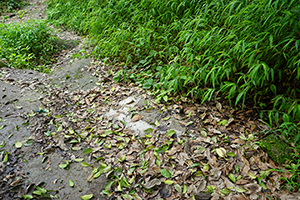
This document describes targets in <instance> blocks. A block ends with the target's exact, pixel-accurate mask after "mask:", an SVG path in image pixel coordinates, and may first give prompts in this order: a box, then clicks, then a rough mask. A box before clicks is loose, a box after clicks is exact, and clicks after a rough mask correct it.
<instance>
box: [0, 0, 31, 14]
mask: <svg viewBox="0 0 300 200" xmlns="http://www.w3.org/2000/svg"><path fill="white" fill-rule="evenodd" d="M26 4H28V2H27V1H24V0H1V2H0V13H4V12H12V11H14V10H16V9H19V8H21V7H22V6H24V5H26ZM0 15H1V14H0Z"/></svg>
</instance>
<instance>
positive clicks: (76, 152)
mask: <svg viewBox="0 0 300 200" xmlns="http://www.w3.org/2000/svg"><path fill="white" fill-rule="evenodd" d="M29 2H30V5H29V6H27V7H25V8H24V9H23V10H24V11H25V14H24V16H23V17H22V18H20V16H18V15H15V16H13V17H11V18H9V19H8V20H7V21H6V22H5V23H11V22H20V21H26V20H28V19H44V18H45V17H46V14H45V9H46V3H45V1H44V0H30V1H29ZM52 28H53V27H52ZM54 30H57V29H54ZM57 35H58V38H59V39H58V41H57V45H59V46H64V50H62V51H61V52H60V54H59V55H58V57H57V63H55V64H54V65H53V69H52V73H50V74H43V73H39V72H36V71H32V70H24V69H22V70H21V69H14V68H0V127H1V128H0V143H1V142H2V147H1V148H0V151H1V152H3V153H2V154H0V160H2V161H4V160H5V159H6V158H5V157H6V155H7V161H6V162H0V180H1V181H0V199H5V200H10V199H23V198H24V196H23V197H22V195H32V196H33V198H35V199H42V198H53V199H80V197H81V196H84V195H88V194H93V199H113V198H120V195H121V194H122V193H119V194H118V193H116V195H111V196H107V195H104V194H103V193H102V192H101V191H102V190H103V187H104V185H105V184H106V183H107V182H108V176H106V175H104V174H102V175H101V176H99V177H98V178H94V179H93V180H92V181H88V180H89V178H90V177H91V174H93V171H94V169H95V167H94V166H98V165H99V162H98V160H97V159H95V158H94V157H92V156H91V154H86V153H83V150H85V149H87V148H92V149H93V151H96V150H95V149H97V147H95V146H93V144H96V142H94V140H93V139H94V138H93V136H91V135H92V134H91V133H92V131H90V130H93V127H95V124H96V125H97V124H98V125H99V124H101V126H102V127H106V128H108V127H109V126H108V124H118V126H113V125H112V127H114V128H112V129H113V130H115V129H118V128H120V127H121V126H122V123H123V125H124V124H126V125H124V126H125V127H123V128H122V130H125V129H126V131H129V132H130V134H132V135H134V136H136V137H149V136H147V135H146V133H145V130H150V129H151V130H152V129H153V130H156V131H157V135H159V134H164V133H167V132H168V130H170V129H172V130H174V131H175V137H174V138H183V139H184V140H183V141H184V143H185V144H184V147H182V149H183V150H184V151H186V152H188V153H187V154H189V155H190V152H191V151H194V150H193V147H195V146H197V145H198V143H199V141H198V143H197V142H193V141H194V139H195V138H199V136H200V135H201V134H202V135H203V134H205V133H203V132H202V131H203V130H207V131H208V132H212V133H213V134H220V133H221V132H220V131H218V130H216V127H217V122H219V121H220V118H221V117H222V115H223V116H225V114H224V113H225V111H224V113H223V114H218V113H219V112H220V113H222V112H221V110H222V111H223V110H225V109H227V110H229V111H228V112H231V110H234V109H232V108H230V107H228V106H227V107H226V106H225V105H223V108H220V105H221V104H220V103H219V102H212V103H210V104H203V105H200V104H197V105H196V104H192V103H191V102H189V101H182V102H180V104H176V103H174V102H172V103H170V104H167V106H165V105H163V104H159V105H156V104H154V101H153V99H152V97H151V96H149V95H147V93H146V91H144V90H142V89H140V88H139V87H137V86H136V85H134V84H130V85H122V84H117V83H114V81H113V77H112V75H111V74H110V73H109V70H110V66H107V65H104V64H103V63H102V62H99V61H96V60H94V59H93V58H85V59H81V60H78V59H73V57H72V55H73V54H74V53H78V52H79V51H80V49H81V48H83V47H84V44H85V43H84V42H85V40H84V39H83V38H81V37H80V36H78V35H76V34H75V33H73V32H70V31H66V30H59V31H58V30H57ZM94 97H97V99H96V98H94ZM79 104H82V105H83V106H82V107H80V105H79ZM195 105H196V106H195ZM221 106H222V105H221ZM192 107H197V109H196V110H193V109H192ZM91 108H93V109H92V110H91ZM96 108H97V109H96ZM150 108H151V109H150ZM188 108H190V109H188ZM131 109H135V112H136V113H133V112H132V111H131ZM201 109H202V110H201ZM203 110H205V111H203ZM196 111H197V113H202V114H201V115H200V114H199V115H198V114H195V113H196ZM248 111H249V110H248ZM226 112H227V111H226ZM243 112H246V111H238V110H234V111H232V113H230V115H231V116H233V117H234V118H235V119H236V120H240V121H241V122H239V123H241V126H238V125H234V126H233V127H232V128H231V133H232V135H234V134H237V133H242V136H244V137H246V136H245V135H244V134H243V133H244V132H245V130H244V129H245V128H246V129H248V128H249V130H250V131H252V132H255V131H256V132H258V131H259V130H263V128H266V127H264V126H263V124H262V123H260V122H259V121H258V118H256V116H255V112H254V111H253V112H249V113H248V114H246V113H243ZM190 114H191V116H189V117H190V118H191V119H193V121H192V123H189V122H191V121H188V120H185V119H184V120H183V119H182V116H188V115H190ZM204 114H205V115H204ZM134 115H136V116H137V117H139V116H140V119H138V120H133V116H134ZM228 115H229V114H228ZM63 116H64V117H63ZM73 116H77V117H78V118H81V119H82V120H81V121H80V123H79V122H78V123H75V122H74V121H72V120H71V118H72V117H73ZM83 116H84V117H83ZM178 116H179V117H178ZM67 117H68V118H67ZM74 118H75V117H74ZM99 118H101V120H102V121H101V120H99ZM186 118H188V117H186ZM72 119H73V118H72ZM205 119H210V122H209V123H213V124H215V125H214V126H208V127H209V128H206V129H203V127H207V126H205V123H208V122H207V120H205ZM247 120H248V121H247ZM51 121H52V122H53V123H51ZM202 121H203V122H202ZM228 121H229V120H228ZM242 121H243V122H242ZM120 122H122V123H121V124H120ZM157 122H158V123H159V124H157ZM193 122H195V123H193ZM196 122H199V123H196ZM55 123H56V124H55ZM243 123H244V124H243ZM253 125H255V127H256V128H255V129H254V128H250V127H253ZM59 126H61V127H63V130H61V132H60V131H57V130H58V129H59ZM116 127H117V128H116ZM228 127H230V125H229V123H228V124H226V125H224V126H223V128H224V129H225V128H228ZM251 129H252V130H251ZM72 131H74V132H75V133H76V134H78V135H81V140H82V142H81V143H80V144H77V143H75V144H73V143H71V142H70V140H71V139H78V138H80V137H77V138H75V137H73V136H72ZM89 131H90V132H89ZM115 131H116V130H115ZM99 132H100V133H99V134H101V133H102V134H103V132H102V130H99ZM204 132H205V131H204ZM219 132H220V133H219ZM49 133H50V135H51V134H52V136H49ZM67 133H70V134H69V135H67ZM75 133H73V134H75ZM85 133H86V134H87V135H85V136H82V135H83V134H85ZM212 133H211V134H212ZM47 134H48V135H47ZM95 134H96V133H95ZM97 134H98V132H97ZM222 134H229V132H228V131H227V132H226V131H224V133H223V132H222ZM145 135H146V136H145ZM237 135H239V134H237ZM67 136H68V137H71V139H69V140H68V137H67ZM239 136H241V135H239ZM210 137H211V138H214V136H213V135H211V136H210ZM247 137H248V136H247ZM219 138H221V136H220V137H219V136H218V137H217V138H216V140H219ZM233 138H234V137H233ZM248 138H249V137H248ZM235 139H236V140H238V137H236V138H235ZM179 140H180V139H178V141H179ZM67 141H68V142H70V143H67ZM158 142H159V141H158ZM205 142H207V143H209V144H211V141H210V140H209V141H207V140H205ZM205 142H204V143H205ZM239 142H240V141H239ZM239 142H238V144H236V145H240V143H241V144H242V143H243V141H241V142H240V143H239ZM105 143H106V141H105ZM200 143H202V142H200ZM247 144H248V143H247ZM251 144H252V143H251ZM0 145H1V144H0ZM220 146H221V144H214V145H213V147H214V148H217V147H220ZM232 148H235V147H232ZM242 150H243V151H244V152H245V154H246V155H245V157H246V158H247V157H248V156H249V160H251V159H250V158H253V159H254V155H255V156H256V154H254V153H253V151H257V152H258V151H259V152H260V153H261V154H263V155H264V158H266V161H268V163H271V164H270V165H268V166H269V167H270V166H275V164H274V163H273V162H272V161H271V160H270V159H269V158H268V156H267V155H265V154H264V153H262V151H261V149H258V148H256V149H251V148H250V149H249V148H248V147H242ZM108 152H109V151H108ZM116 154H117V153H115V155H113V154H112V155H113V157H116ZM206 156H207V155H206ZM78 158H83V159H84V161H85V162H86V163H88V165H89V167H85V166H84V164H83V163H82V162H76V159H78ZM215 158H217V157H216V156H210V155H209V156H208V160H207V161H208V162H211V163H210V164H211V166H213V165H214V164H215V162H216V161H215V160H213V159H215ZM255 158H256V157H255ZM257 158H258V156H257ZM168 159H169V158H168ZM241 159H244V157H243V156H242V157H241ZM231 161H232V162H236V163H238V161H237V160H236V159H234V160H233V159H231ZM180 162H181V161H180ZM183 162H184V161H183ZM65 163H69V166H67V167H66V168H62V164H65ZM112 163H113V161H112ZM213 163H214V164H213ZM241 163H242V162H241ZM229 165H230V162H229V163H228V165H227V164H225V165H224V166H229ZM67 168H68V169H67ZM231 168H232V167H231ZM221 170H223V171H224V170H225V171H226V167H223V168H222V169H221ZM186 171H187V170H186ZM251 172H253V173H254V171H251ZM216 174H217V171H216ZM223 174H226V176H228V173H227V172H226V173H225V172H223ZM222 176H223V175H222ZM273 177H277V174H276V175H274V176H273ZM218 178H220V176H219V177H218ZM209 179H211V180H210V181H215V179H213V178H211V177H210V178H209ZM69 180H71V181H72V182H73V183H74V186H71V184H70V182H69ZM220 180H221V179H220ZM223 180H226V181H227V180H228V179H227V178H223ZM201 181H203V180H201ZM226 181H225V182H226ZM199 182H200V181H199ZM215 182H216V181H215ZM252 182H255V183H256V181H254V180H251V179H249V180H248V179H247V184H250V183H252ZM187 183H189V182H188V181H187ZM202 183H203V182H202ZM205 183H206V182H205ZM218 184H221V183H218ZM266 184H267V181H266ZM274 184H275V182H274ZM276 184H277V183H276ZM244 185H245V184H244ZM200 186H201V184H200V185H199V187H198V190H197V189H195V191H192V189H190V191H189V190H188V192H187V194H188V193H189V192H190V194H191V193H192V192H195V198H196V199H209V198H214V199H218V198H216V197H212V196H211V195H209V194H206V193H205V194H204V193H202V192H203V188H202V190H199V188H201V187H200ZM38 187H40V188H45V189H46V190H47V192H46V193H47V194H45V195H44V196H45V197H43V195H37V194H33V193H32V192H33V191H36V190H37V188H38ZM268 187H269V186H268ZM191 188H192V187H191ZM204 188H205V189H206V187H204ZM274 188H275V186H274ZM268 189H269V188H268ZM136 190H137V191H139V190H138V189H136ZM280 190H281V188H278V186H276V189H274V190H270V189H269V190H268V191H267V190H263V192H264V193H263V194H264V195H265V196H264V197H262V196H261V197H262V198H261V199H266V198H267V197H268V198H275V197H278V196H281V197H282V199H288V198H291V199H297V198H299V196H297V195H298V194H297V193H294V194H292V193H289V194H288V193H287V192H284V191H280ZM171 191H173V190H171V189H170V186H168V185H167V184H165V186H163V187H162V188H161V189H159V190H157V193H156V195H158V196H156V197H155V198H157V199H159V197H160V198H164V199H178V196H171V194H169V193H171ZM271 191H273V193H272V192H271ZM128 193H129V191H126V194H128ZM141 193H142V192H141ZM141 193H139V194H141ZM124 194H125V191H124ZM247 194H248V196H251V195H252V193H251V195H250V193H247ZM50 195H51V196H50ZM140 196H141V195H140ZM185 197H186V196H182V197H181V198H185ZM239 197H241V195H240V194H238V193H237V194H234V195H231V196H230V195H229V196H227V197H226V198H227V199H234V198H235V199H239ZM144 198H145V199H152V198H153V199H154V196H153V197H152V198H150V197H149V196H147V195H146V194H145V195H144ZM221 198H222V197H220V199H221ZM243 198H244V197H243ZM249 198H250V197H249ZM135 199H138V197H136V198H135ZM245 199H248V197H247V198H246V197H245ZM252 199H255V198H254V197H253V196H252Z"/></svg>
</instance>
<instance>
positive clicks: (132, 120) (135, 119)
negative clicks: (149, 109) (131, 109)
mask: <svg viewBox="0 0 300 200" xmlns="http://www.w3.org/2000/svg"><path fill="white" fill-rule="evenodd" d="M141 119H143V116H142V115H139V114H136V115H134V116H133V117H132V118H131V122H136V121H139V120H141Z"/></svg>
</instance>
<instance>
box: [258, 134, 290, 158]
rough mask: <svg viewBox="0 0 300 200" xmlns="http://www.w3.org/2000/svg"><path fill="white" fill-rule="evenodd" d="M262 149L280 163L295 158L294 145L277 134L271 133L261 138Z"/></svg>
mask: <svg viewBox="0 0 300 200" xmlns="http://www.w3.org/2000/svg"><path fill="white" fill-rule="evenodd" d="M260 142H261V145H260V146H261V147H262V149H263V150H264V151H265V152H266V153H267V154H268V155H269V156H270V158H271V159H272V160H273V161H274V162H276V163H279V164H283V163H285V162H286V161H287V160H291V159H293V150H292V147H291V146H290V145H289V144H288V143H287V142H285V141H284V140H283V139H281V137H280V136H279V135H277V134H271V135H268V136H266V137H264V138H263V139H261V140H260Z"/></svg>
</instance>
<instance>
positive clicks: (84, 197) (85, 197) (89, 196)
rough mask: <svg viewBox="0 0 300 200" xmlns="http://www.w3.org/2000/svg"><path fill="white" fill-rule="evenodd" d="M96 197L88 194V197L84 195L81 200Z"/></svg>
mask: <svg viewBox="0 0 300 200" xmlns="http://www.w3.org/2000/svg"><path fill="white" fill-rule="evenodd" d="M93 196H94V195H93V194H87V195H84V196H81V197H80V198H81V199H82V200H89V199H91V198H92V197H93Z"/></svg>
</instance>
